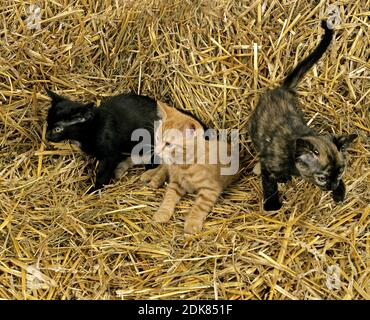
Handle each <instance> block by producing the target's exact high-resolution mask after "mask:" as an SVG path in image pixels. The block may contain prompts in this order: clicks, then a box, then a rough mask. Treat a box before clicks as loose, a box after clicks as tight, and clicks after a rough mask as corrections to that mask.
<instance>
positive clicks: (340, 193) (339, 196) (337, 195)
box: [332, 180, 346, 203]
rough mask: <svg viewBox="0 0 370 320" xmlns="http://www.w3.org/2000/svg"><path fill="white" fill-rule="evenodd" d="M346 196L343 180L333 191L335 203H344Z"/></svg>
mask: <svg viewBox="0 0 370 320" xmlns="http://www.w3.org/2000/svg"><path fill="white" fill-rule="evenodd" d="M345 195H346V186H345V185H344V182H343V180H340V182H339V185H338V187H337V188H336V189H335V190H333V191H332V196H333V200H334V201H335V203H340V202H343V200H344V197H345Z"/></svg>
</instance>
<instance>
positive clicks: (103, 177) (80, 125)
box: [46, 90, 159, 192]
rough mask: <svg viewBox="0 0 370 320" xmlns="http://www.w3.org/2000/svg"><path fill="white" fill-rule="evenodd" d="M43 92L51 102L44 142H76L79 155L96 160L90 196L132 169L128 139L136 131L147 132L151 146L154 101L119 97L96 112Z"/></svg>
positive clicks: (90, 105) (155, 112)
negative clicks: (142, 130) (81, 152)
mask: <svg viewBox="0 0 370 320" xmlns="http://www.w3.org/2000/svg"><path fill="white" fill-rule="evenodd" d="M46 91H47V94H48V95H49V96H50V98H51V99H52V102H51V108H50V109H49V112H48V116H47V131H46V138H47V139H48V140H49V141H52V142H60V141H63V140H73V141H76V142H77V143H78V145H79V147H80V148H81V150H82V151H84V152H86V153H87V154H90V155H92V156H94V157H96V158H97V159H98V160H99V165H98V168H97V172H96V182H95V186H94V188H92V189H91V190H90V192H91V191H94V190H97V189H100V188H102V187H103V186H104V185H106V184H108V183H109V182H110V180H111V178H112V177H113V175H115V176H116V178H119V177H120V176H121V175H122V174H123V173H124V172H125V171H126V170H127V169H128V168H129V167H130V166H131V165H132V161H131V151H132V149H133V148H134V147H135V145H137V144H138V142H137V141H132V139H131V135H132V133H133V132H134V131H135V130H136V129H147V130H148V131H149V133H150V137H151V138H152V141H151V146H153V145H154V138H153V137H154V121H155V120H158V119H159V116H158V109H157V102H156V101H155V100H152V99H150V98H149V97H145V96H140V95H136V94H120V95H116V96H113V97H110V98H108V99H107V100H106V101H104V102H103V103H102V105H101V106H100V107H99V108H97V107H95V106H94V104H93V103H88V104H82V103H79V102H76V101H71V100H70V99H68V98H65V97H62V96H60V95H58V94H56V93H54V92H52V91H50V90H46ZM147 166H148V167H153V166H150V165H149V164H148V165H147Z"/></svg>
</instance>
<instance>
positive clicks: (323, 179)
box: [315, 175, 326, 184]
mask: <svg viewBox="0 0 370 320" xmlns="http://www.w3.org/2000/svg"><path fill="white" fill-rule="evenodd" d="M315 179H316V181H317V182H318V183H320V184H323V183H325V182H326V176H324V175H316V176H315Z"/></svg>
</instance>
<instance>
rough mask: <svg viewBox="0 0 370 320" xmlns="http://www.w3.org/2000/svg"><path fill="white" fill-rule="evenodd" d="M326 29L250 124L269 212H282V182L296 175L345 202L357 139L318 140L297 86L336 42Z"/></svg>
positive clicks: (321, 137)
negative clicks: (348, 155)
mask: <svg viewBox="0 0 370 320" xmlns="http://www.w3.org/2000/svg"><path fill="white" fill-rule="evenodd" d="M322 27H323V28H324V30H325V34H324V37H323V39H322V40H321V42H320V43H319V45H318V46H317V47H316V49H315V50H314V51H313V52H312V53H311V54H310V55H309V56H308V57H307V58H306V59H304V60H303V61H302V62H300V63H299V64H298V66H297V67H296V68H295V69H294V70H293V71H292V72H291V73H290V74H289V75H288V76H287V77H286V79H285V81H284V82H283V84H282V85H281V86H280V87H278V88H276V89H273V90H270V91H267V92H266V93H264V94H263V95H262V96H261V98H260V100H259V102H258V104H257V107H256V109H255V110H254V112H253V114H252V115H251V117H250V119H249V122H248V131H249V134H250V137H251V139H252V142H253V145H254V147H255V148H256V150H257V151H258V153H259V157H260V165H261V178H262V187H263V195H264V209H265V210H278V209H280V208H281V202H280V200H279V195H278V182H286V181H287V180H290V178H291V176H301V177H302V178H303V179H305V180H307V181H309V182H311V183H313V184H315V185H317V186H318V187H320V188H321V189H322V190H331V191H332V195H333V199H334V201H335V202H341V201H343V200H344V197H345V186H344V183H343V180H342V176H343V172H344V169H345V154H344V151H345V149H346V148H347V147H348V145H349V144H350V143H351V142H352V141H353V140H354V139H355V138H356V137H357V135H356V134H350V135H340V136H334V135H331V134H326V135H319V134H318V133H317V132H315V131H314V130H313V129H311V128H309V127H308V126H307V125H306V123H305V120H304V114H303V111H302V109H301V104H300V102H299V100H298V97H297V95H296V92H295V88H296V86H297V84H298V82H299V81H300V80H301V79H302V77H303V76H304V74H305V73H306V72H307V71H308V70H309V69H310V68H311V67H312V66H313V65H314V64H315V62H317V61H318V60H319V59H320V58H321V56H322V55H323V54H324V52H325V51H326V49H327V48H328V46H329V44H330V42H331V40H332V38H333V30H331V29H330V28H328V27H327V24H326V22H325V21H323V22H322Z"/></svg>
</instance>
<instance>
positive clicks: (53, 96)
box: [45, 88, 66, 104]
mask: <svg viewBox="0 0 370 320" xmlns="http://www.w3.org/2000/svg"><path fill="white" fill-rule="evenodd" d="M45 91H46V93H47V95H48V96H49V97H50V98H51V99H52V102H53V104H57V103H58V102H61V101H63V100H66V98H64V97H62V96H60V95H59V94H57V93H55V92H53V91H51V90H49V89H48V88H45Z"/></svg>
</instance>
